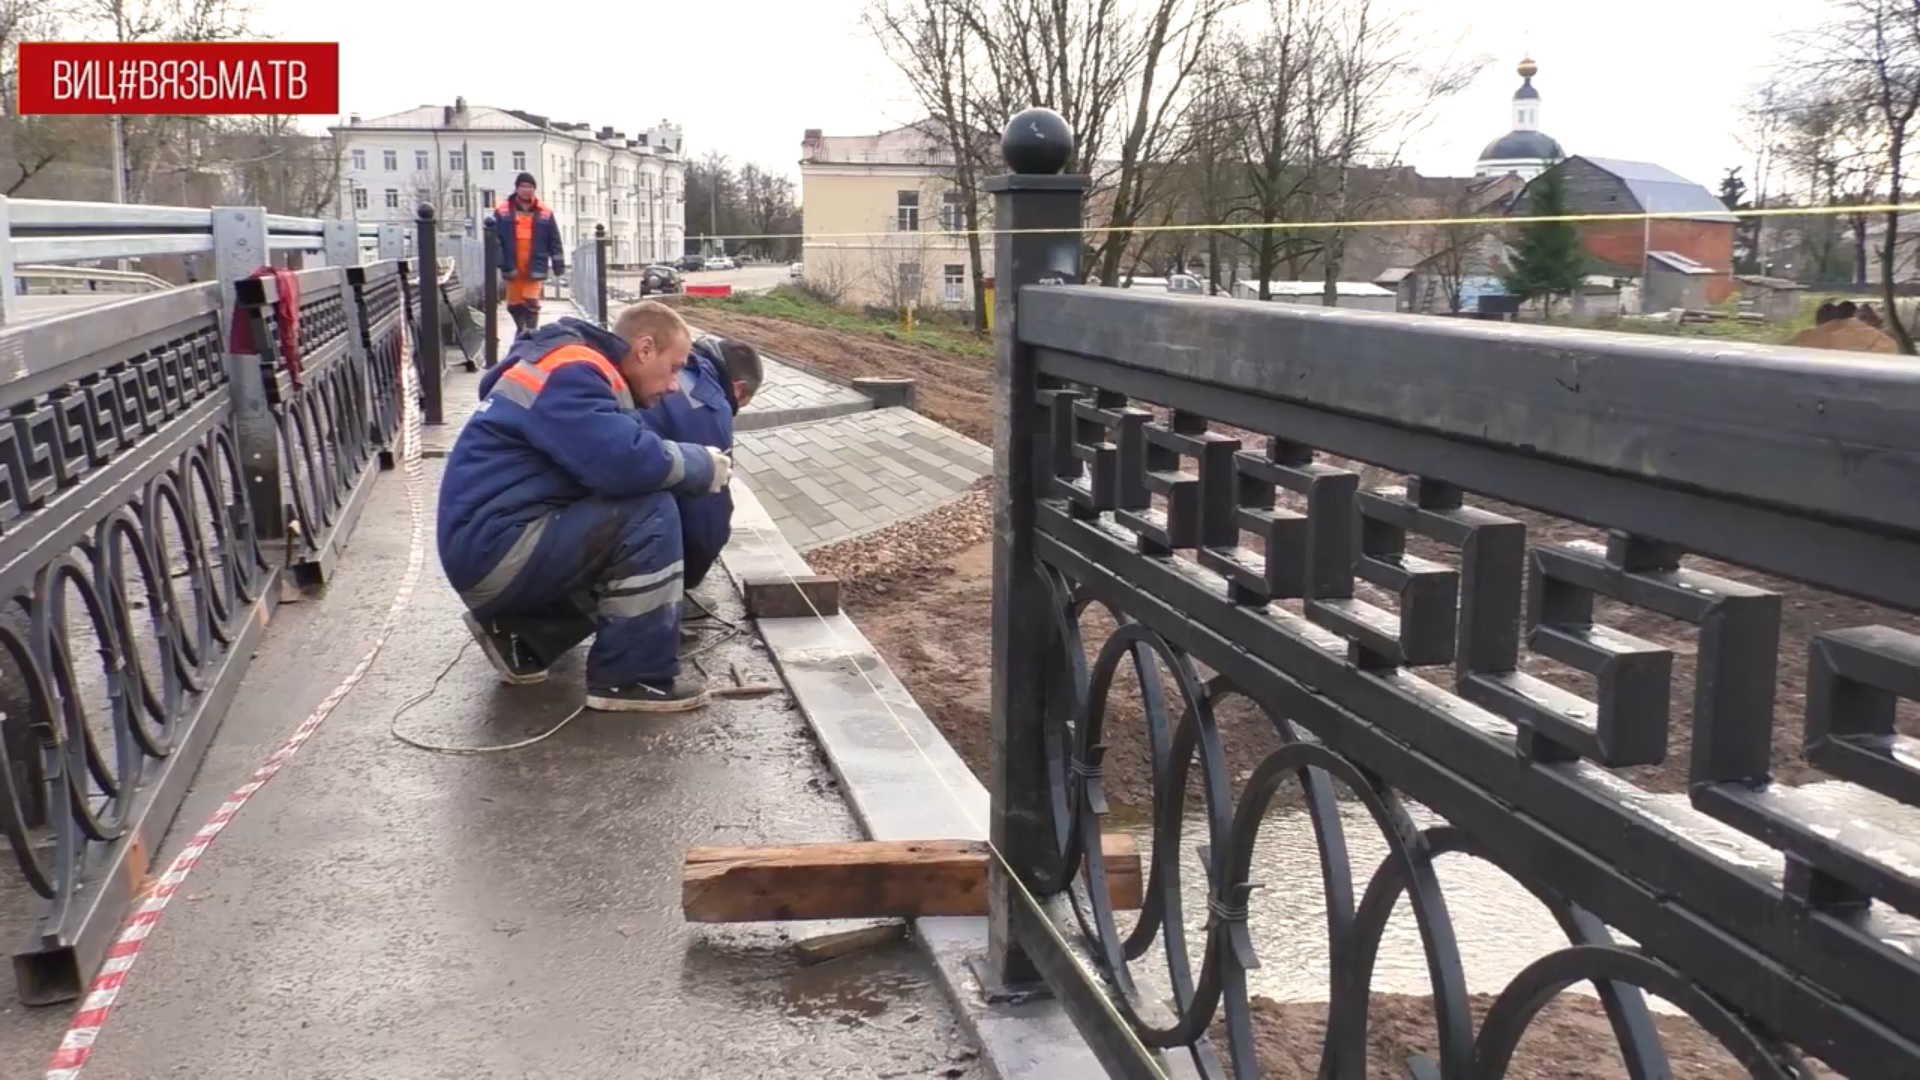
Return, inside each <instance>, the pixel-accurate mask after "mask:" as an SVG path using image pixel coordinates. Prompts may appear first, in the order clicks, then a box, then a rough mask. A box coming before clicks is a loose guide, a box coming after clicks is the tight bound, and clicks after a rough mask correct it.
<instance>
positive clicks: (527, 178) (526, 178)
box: [513, 172, 540, 188]
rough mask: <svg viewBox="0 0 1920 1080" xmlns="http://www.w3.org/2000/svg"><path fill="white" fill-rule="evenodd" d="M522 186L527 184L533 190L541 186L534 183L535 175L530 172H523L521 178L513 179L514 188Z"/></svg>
mask: <svg viewBox="0 0 1920 1080" xmlns="http://www.w3.org/2000/svg"><path fill="white" fill-rule="evenodd" d="M521 184H525V185H527V186H528V187H531V188H537V187H539V186H540V185H539V184H536V183H534V182H533V174H532V173H530V172H523V173H521V174H520V175H519V176H516V177H514V178H513V186H514V187H519V186H520V185H521Z"/></svg>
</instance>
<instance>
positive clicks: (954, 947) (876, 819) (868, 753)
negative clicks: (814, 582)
mask: <svg viewBox="0 0 1920 1080" xmlns="http://www.w3.org/2000/svg"><path fill="white" fill-rule="evenodd" d="M733 498H734V508H733V537H732V539H731V541H730V542H729V543H728V544H727V547H726V550H725V551H723V552H722V553H721V556H720V558H721V562H722V564H723V565H725V566H726V568H727V572H728V573H729V574H730V575H732V577H733V579H734V581H735V582H736V583H738V582H739V581H741V580H743V579H747V578H760V577H779V576H781V575H791V574H806V573H811V569H810V568H809V567H808V566H807V562H806V560H805V559H803V558H801V556H800V554H799V552H797V551H795V550H794V548H793V546H792V545H791V544H789V543H788V542H787V541H786V538H785V537H783V536H781V535H780V530H779V529H778V528H777V527H776V526H775V525H774V524H773V519H772V518H771V517H770V516H769V515H768V514H767V511H766V508H765V507H763V506H762V505H761V504H760V500H759V499H758V498H756V497H755V496H754V494H753V492H752V491H751V490H750V489H749V488H748V487H747V486H746V485H745V484H744V483H741V482H738V481H736V482H735V484H734V485H733ZM758 625H759V628H760V636H761V637H762V638H763V639H764V640H765V641H766V643H767V651H768V652H769V653H770V654H771V655H772V656H773V660H774V663H775V665H776V666H777V667H778V668H779V670H780V675H781V677H782V679H784V680H785V682H786V684H787V689H788V692H789V693H791V694H792V695H793V699H794V701H795V703H797V704H798V705H799V706H800V711H801V713H802V715H804V716H805V717H806V718H807V723H808V725H809V726H810V727H811V728H812V730H813V733H814V735H815V737H816V738H818V740H819V742H820V748H821V749H822V750H823V751H824V752H825V753H826V756H827V761H828V763H829V765H830V766H831V767H832V769H833V772H834V775H835V776H836V777H838V778H839V780H840V790H841V794H842V795H843V796H844V797H845V798H846V800H847V804H848V806H849V807H851V808H852V810H853V813H854V816H855V818H856V819H858V820H859V822H860V825H861V827H862V828H864V829H865V830H866V832H867V835H868V836H869V837H871V838H873V839H875V840H925V839H936V838H949V839H976V840H984V839H986V828H987V811H988V800H987V790H986V788H985V787H984V786H983V785H982V784H981V783H980V781H979V780H977V779H975V777H974V775H973V773H972V771H971V770H969V769H968V768H967V765H966V763H965V762H964V761H962V760H960V755H959V754H957V753H955V752H954V749H953V747H952V746H951V745H949V744H948V742H947V740H946V738H945V736H943V735H941V734H940V730H939V729H938V728H936V727H934V725H933V721H931V720H929V719H928V718H927V715H926V713H924V712H922V711H921V709H920V706H919V705H918V704H916V703H915V702H914V700H913V697H912V695H910V694H908V693H907V689H906V687H905V686H903V685H901V683H900V680H899V679H898V678H896V677H895V676H894V674H893V671H892V670H891V669H889V668H888V667H887V663H886V661H885V660H883V659H882V658H881V656H880V653H879V652H878V650H876V649H875V648H874V647H873V644H872V643H871V642H869V641H868V640H867V637H866V635H865V634H862V633H861V632H860V628H859V627H857V626H855V625H854V623H853V620H852V619H850V618H848V617H847V616H846V615H845V614H838V615H833V616H828V617H824V618H822V617H814V616H807V617H804V618H797V619H761V620H759V624H758ZM913 932H914V940H915V941H916V942H917V943H918V944H919V945H920V947H921V948H922V949H923V950H925V951H926V953H927V955H928V957H929V958H931V959H932V960H933V963H934V967H935V969H936V970H937V971H938V973H939V976H940V980H941V983H942V984H943V985H944V986H945V987H946V990H947V993H948V995H949V996H950V997H951V998H952V999H953V1003H954V1006H955V1008H956V1009H957V1010H958V1011H959V1013H960V1018H961V1021H962V1023H964V1024H966V1026H967V1028H968V1030H969V1031H970V1033H971V1034H972V1035H973V1037H974V1039H975V1040H976V1041H977V1042H978V1043H979V1045H980V1053H981V1057H982V1059H983V1060H984V1061H985V1062H986V1063H987V1066H988V1067H989V1068H990V1069H991V1070H992V1071H993V1074H994V1075H995V1076H997V1077H999V1078H1000V1080H1080V1078H1083V1077H1084V1078H1086V1080H1100V1078H1103V1077H1105V1076H1107V1071H1106V1069H1105V1068H1103V1067H1102V1066H1101V1065H1100V1062H1099V1060H1098V1059H1097V1058H1095V1056H1094V1054H1093V1051H1092V1050H1091V1049H1089V1048H1088V1047H1087V1044H1086V1042H1085V1041H1084V1040H1083V1039H1082V1038H1081V1037H1080V1034H1079V1032H1078V1031H1077V1030H1075V1028H1074V1026H1073V1022H1072V1020H1070V1019H1069V1018H1068V1016H1067V1013H1066V1011H1065V1009H1064V1008H1062V1007H1061V1005H1060V1003H1059V1002H1057V1001H1054V1000H1051V999H1042V1000H1037V1001H1027V1002H1022V1003H1019V1004H997V1003H996V1004H989V1003H988V1002H987V1001H986V998H985V995H984V993H983V992H982V990H981V986H980V981H979V978H978V976H977V975H976V974H975V968H974V964H975V962H976V961H979V960H983V959H984V958H985V955H986V946H987V920H986V919H985V918H934V919H919V920H916V921H915V922H914V924H913Z"/></svg>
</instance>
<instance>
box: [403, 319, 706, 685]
mask: <svg viewBox="0 0 1920 1080" xmlns="http://www.w3.org/2000/svg"><path fill="white" fill-rule="evenodd" d="M690 339H691V335H690V334H689V332H688V330H687V325H686V323H684V322H682V321H681V319H680V316H679V315H677V314H675V313H674V311H673V310H672V309H671V308H668V307H666V306H665V305H663V304H660V303H657V302H654V301H643V302H641V303H638V304H635V305H633V306H632V307H629V308H627V309H626V310H625V311H623V312H621V313H620V316H619V318H618V319H616V320H615V322H614V325H613V330H612V331H611V332H608V331H605V330H602V329H600V328H599V327H597V326H594V325H592V324H591V323H586V322H582V321H580V320H578V319H560V320H558V321H557V322H555V323H553V324H551V325H549V326H544V327H541V328H540V329H538V330H536V331H534V332H533V333H531V334H529V335H527V336H526V337H525V338H523V339H522V340H521V341H519V342H517V343H515V345H514V346H513V348H512V350H511V351H509V352H508V353H507V355H506V357H505V358H504V359H503V360H502V362H501V363H500V364H499V365H498V366H497V367H495V368H493V369H492V370H491V371H489V372H487V373H486V375H485V376H484V377H483V378H482V379H481V382H480V396H481V402H480V406H479V408H478V409H476V410H475V411H474V413H473V417H472V419H470V420H468V421H467V425H466V428H465V429H464V430H462V431H461V433H460V438H459V440H458V441H457V442H455V443H454V446H453V452H452V453H451V454H450V455H449V457H448V460H447V468H446V475H445V476H444V477H443V478H442V483H441V486H440V508H439V546H440V563H441V566H442V567H443V568H444V569H445V571H446V574H447V580H448V581H449V582H450V583H451V584H452V585H453V587H454V589H455V590H457V591H458V592H459V593H460V597H461V599H462V600H464V601H466V604H467V608H468V613H467V616H466V620H467V628H468V629H469V630H470V631H471V632H472V633H473V636H474V638H475V639H476V640H477V641H478V642H479V644H480V646H481V648H482V649H484V650H485V651H486V654H487V658H488V659H489V660H491V661H492V662H493V665H494V667H496V668H498V669H499V671H500V674H501V676H502V677H503V678H504V679H505V680H506V681H507V682H509V683H513V684H524V683H533V682H540V681H542V680H543V679H545V678H546V672H547V668H548V667H549V666H551V665H552V664H553V663H554V662H555V661H557V660H558V659H559V658H560V657H561V656H562V655H563V654H565V653H566V652H567V651H568V650H570V649H572V648H573V647H574V646H575V645H578V644H579V643H580V642H581V641H583V640H585V639H586V638H587V637H588V636H592V638H593V646H592V648H591V649H590V650H589V651H588V653H587V707H588V708H590V709H599V710H605V711H613V712H679V711H682V710H687V709H696V708H699V707H700V706H701V705H703V704H705V703H706V699H707V692H706V688H705V687H704V686H703V685H701V684H700V683H699V682H697V681H695V680H693V679H690V678H686V677H683V676H681V675H680V663H679V661H678V660H677V659H676V654H677V653H678V652H679V643H680V605H681V600H682V598H683V597H684V595H685V585H684V579H685V574H686V567H685V563H684V559H683V555H682V546H681V529H682V526H681V520H680V509H679V504H678V502H677V500H676V495H679V494H686V495H696V494H703V495H716V494H719V493H721V492H724V491H725V490H726V487H727V482H728V480H729V479H730V478H731V476H732V463H731V462H730V461H729V460H728V458H727V456H726V455H725V454H722V453H721V452H720V451H718V450H715V449H710V448H708V447H705V446H700V445H698V444H694V443H685V442H679V441H676V440H671V439H662V438H661V437H660V436H659V435H658V434H656V433H655V432H654V431H653V430H652V429H651V428H649V427H648V426H647V425H646V424H644V423H642V422H641V420H640V418H639V417H640V413H639V412H638V411H636V410H638V409H640V408H643V407H645V406H649V405H654V404H657V403H658V402H659V401H660V400H661V399H662V398H663V397H665V396H667V395H669V394H672V393H674V392H675V391H676V389H677V387H678V383H679V376H680V371H681V369H682V368H683V367H684V366H685V365H686V362H687V353H688V351H689V349H690V347H691V344H692V343H691V340H690Z"/></svg>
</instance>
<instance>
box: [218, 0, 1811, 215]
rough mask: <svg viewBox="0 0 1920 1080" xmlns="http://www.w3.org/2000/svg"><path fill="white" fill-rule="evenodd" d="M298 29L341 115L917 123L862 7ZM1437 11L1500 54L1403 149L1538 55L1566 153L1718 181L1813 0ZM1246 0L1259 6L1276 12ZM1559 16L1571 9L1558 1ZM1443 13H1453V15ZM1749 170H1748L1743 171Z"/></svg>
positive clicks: (456, 9)
mask: <svg viewBox="0 0 1920 1080" xmlns="http://www.w3.org/2000/svg"><path fill="white" fill-rule="evenodd" d="M258 3H259V7H258V9H257V10H258V14H257V16H256V23H257V24H258V25H259V27H260V29H262V30H264V31H266V32H268V33H270V34H272V35H273V36H275V37H278V38H281V39H283V40H314V41H328V40H338V41H339V42H340V45H341V65H342V73H341V82H342V86H341V101H340V107H341V109H342V111H343V112H358V113H360V114H361V115H362V116H365V117H373V116H377V115H381V114H384V113H390V112H397V111H399V110H401V109H406V108H412V107H414V106H417V105H423V104H451V103H452V101H453V98H454V97H455V96H456V95H464V96H465V97H466V98H467V100H468V101H469V102H470V103H474V104H488V105H497V106H502V107H507V108H519V109H526V110H529V111H532V112H536V113H541V114H544V115H547V116H551V117H554V118H556V119H562V120H569V121H575V122H585V123H591V124H593V125H595V126H596V127H597V126H599V125H602V124H611V125H613V126H615V127H618V128H620V129H622V130H624V131H627V132H629V133H631V132H634V131H636V130H642V129H644V128H645V127H646V126H647V125H649V124H651V123H654V122H657V121H658V120H660V119H661V118H662V117H667V118H671V119H672V120H674V121H676V122H678V123H680V124H682V125H683V126H684V127H685V129H686V140H687V147H688V149H689V150H690V151H691V152H693V153H695V154H700V153H704V152H705V151H707V150H709V149H717V150H719V151H721V152H723V153H725V154H727V155H728V156H729V157H731V158H732V159H733V160H734V161H735V162H742V161H755V162H759V163H762V164H765V165H768V166H772V167H776V168H780V169H783V170H785V171H786V172H787V173H788V174H789V175H792V176H794V177H795V179H796V180H797V179H798V169H797V167H796V165H795V162H796V160H797V159H798V157H799V153H800V138H801V133H802V132H803V131H805V130H806V129H807V128H812V127H817V128H821V129H824V130H825V131H826V132H827V133H828V134H871V133H873V132H876V131H880V130H883V129H885V128H888V127H893V126H897V125H898V124H900V123H903V122H905V121H908V120H911V119H913V118H914V117H913V116H912V112H913V110H912V107H911V104H910V103H909V102H908V101H907V100H905V98H904V97H903V95H902V94H901V92H900V90H899V87H898V83H897V80H896V78H895V76H894V75H893V72H892V70H891V68H890V67H889V66H888V63H887V61H886V59H885V57H884V56H883V55H882V54H881V52H880V50H879V48H878V47H877V46H876V45H875V44H874V43H873V42H872V41H871V39H870V38H869V37H868V36H867V35H866V34H865V33H864V32H863V31H862V30H861V28H860V26H859V15H860V11H861V9H862V8H863V6H864V5H865V0H778V2H776V0H718V2H716V0H706V2H704V3H699V4H693V3H675V2H667V3H658V4H644V3H640V4H636V3H618V4H616V3H607V2H598V0H580V2H574V3H558V4H553V3H539V2H532V3H528V2H521V3H513V4H508V3H502V2H500V0H470V2H467V3H461V4H457V5H454V6H452V7H445V6H430V5H427V4H424V3H412V4H408V3H398V2H395V0H326V2H322V3H314V2H311V0H299V2H295V0H258ZM1425 7H1426V8H1427V12H1426V13H1425V14H1424V15H1423V16H1421V17H1422V18H1425V19H1429V20H1433V23H1432V29H1433V30H1435V31H1438V32H1439V33H1441V34H1442V35H1444V36H1447V37H1451V36H1454V35H1461V36H1463V38H1464V47H1465V49H1466V50H1467V51H1468V52H1470V53H1484V54H1487V55H1488V56H1490V57H1492V58H1493V62H1492V63H1491V64H1489V66H1488V67H1487V69H1486V71H1485V73H1484V74H1482V76H1481V77H1480V79H1479V81H1478V82H1477V83H1476V84H1475V85H1474V86H1473V87H1472V88H1471V89H1470V90H1469V91H1468V92H1467V93H1465V94H1463V95H1462V96H1461V97H1459V98H1458V99H1456V100H1455V101H1454V102H1452V103H1451V104H1450V105H1449V106H1448V107H1447V108H1446V110H1445V112H1444V114H1443V115H1442V116H1441V117H1440V118H1439V120H1438V122H1437V123H1436V124H1435V125H1434V126H1433V127H1432V128H1431V129H1430V130H1429V131H1428V132H1427V133H1426V134H1425V135H1424V136H1423V137H1421V138H1420V139H1419V140H1418V141H1417V142H1415V143H1414V144H1413V145H1411V146H1410V147H1409V152H1408V154H1407V157H1408V159H1409V160H1410V161H1411V163H1412V164H1414V165H1416V166H1417V167H1418V168H1419V169H1420V171H1421V172H1423V173H1426V174H1429V175H1466V174H1468V173H1470V172H1471V170H1472V168H1473V162H1474V159H1475V158H1476V157H1478V156H1479V152H1480V149H1481V147H1482V146H1484V145H1485V144H1486V143H1487V142H1488V141H1489V140H1491V139H1493V138H1495V137H1497V136H1499V135H1501V134H1503V133H1505V132H1506V131H1507V130H1508V126H1509V123H1508V121H1509V116H1510V113H1509V108H1508V103H1509V100H1510V98H1511V96H1512V93H1513V90H1514V89H1515V87H1517V86H1518V85H1519V78H1518V77H1517V76H1516V75H1514V73H1513V69H1514V65H1515V64H1516V63H1517V62H1518V61H1519V59H1520V57H1521V55H1522V54H1523V53H1525V52H1531V53H1532V54H1533V56H1534V59H1535V60H1537V61H1538V62H1539V64H1540V74H1539V75H1538V76H1536V77H1535V85H1536V86H1538V87H1539V89H1540V92H1541V95H1542V98H1543V102H1542V104H1543V109H1542V124H1541V126H1542V128H1543V129H1544V130H1545V131H1546V132H1547V133H1548V134H1550V135H1552V136H1554V137H1555V138H1557V139H1559V140H1560V143H1561V145H1562V146H1564V147H1565V148H1566V150H1567V152H1568V153H1569V154H1580V153H1587V154H1593V155H1597V156H1602V157H1614V158H1627V159H1632V160H1641V161H1652V162H1657V163H1659V164H1661V165H1665V166H1667V167H1668V168H1670V169H1673V170H1675V171H1677V172H1679V173H1681V174H1682V175H1685V176H1687V177H1689V178H1690V179H1693V180H1695V181H1698V182H1699V183H1701V184H1704V185H1706V186H1708V187H1716V186H1717V184H1718V181H1719V177H1720V176H1721V174H1722V173H1723V172H1724V171H1725V169H1726V168H1727V167H1729V166H1732V165H1740V164H1747V162H1746V158H1747V156H1748V155H1747V154H1746V153H1745V152H1744V151H1742V150H1741V149H1740V147H1739V144H1738V142H1737V141H1736V137H1735V136H1736V129H1737V125H1738V122H1739V121H1738V116H1739V110H1740V104H1741V102H1742V101H1743V99H1744V98H1745V96H1746V93H1747V90H1748V88H1749V87H1750V86H1751V85H1752V83H1753V82H1754V81H1755V80H1756V79H1757V78H1758V77H1759V75H1760V68H1761V66H1762V65H1763V64H1764V63H1765V61H1766V60H1767V59H1768V58H1769V57H1770V56H1771V55H1772V54H1773V51H1774V50H1775V49H1776V48H1777V42H1778V41H1779V39H1780V35H1781V33H1782V32H1783V31H1784V30H1786V29H1787V28H1788V27H1789V25H1790V22H1789V20H1794V21H1798V20H1804V19H1806V18H1807V17H1808V15H1809V13H1810V11H1811V10H1812V9H1813V8H1814V7H1815V5H1814V4H1812V3H1809V2H1808V0H1745V2H1744V3H1741V4H1738V5H1725V4H1717V3H1710V2H1708V0H1610V2H1607V3H1603V4H1578V5H1562V4H1555V3H1552V2H1551V0H1477V2H1475V3H1472V4H1468V3H1465V2H1453V3H1444V4H1437V3H1429V4H1426V5H1425ZM1264 9H1265V6H1264V4H1263V3H1262V2H1261V0H1251V4H1250V7H1249V10H1250V11H1253V12H1258V11H1264ZM1556 9H1557V12H1556ZM1443 19H1444V20H1445V21H1444V22H1442V21H1440V20H1443ZM1748 171H1749V173H1751V165H1750V164H1749V165H1748Z"/></svg>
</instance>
